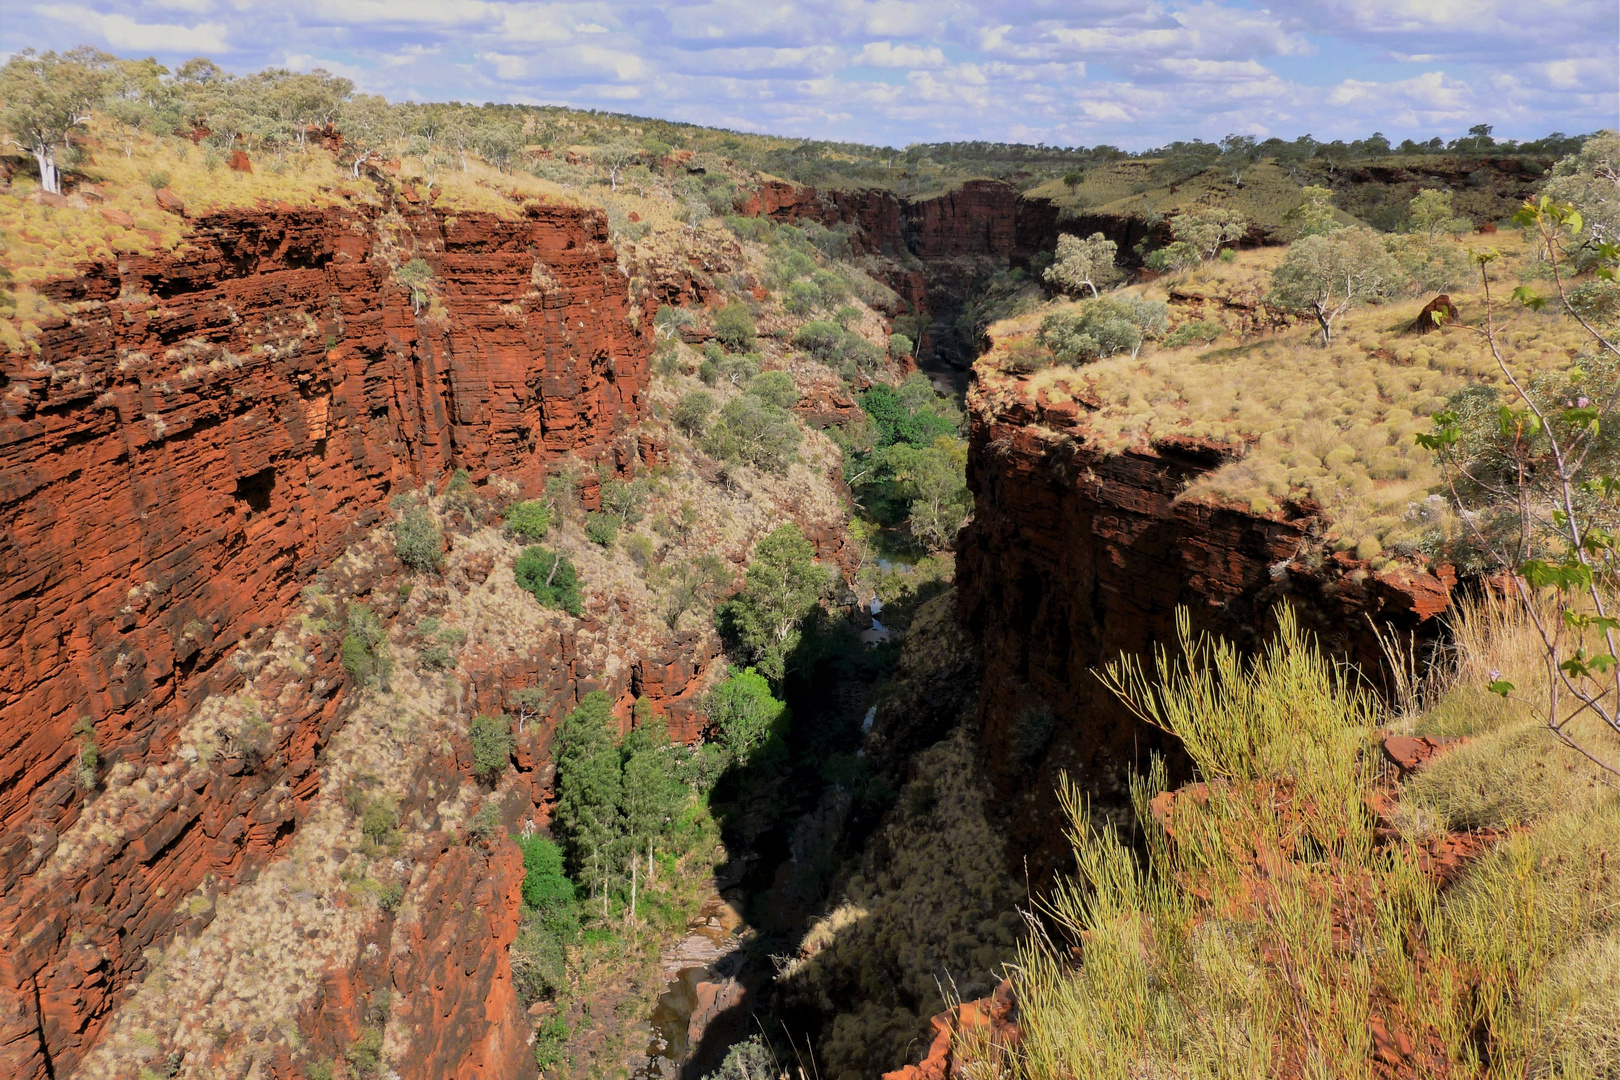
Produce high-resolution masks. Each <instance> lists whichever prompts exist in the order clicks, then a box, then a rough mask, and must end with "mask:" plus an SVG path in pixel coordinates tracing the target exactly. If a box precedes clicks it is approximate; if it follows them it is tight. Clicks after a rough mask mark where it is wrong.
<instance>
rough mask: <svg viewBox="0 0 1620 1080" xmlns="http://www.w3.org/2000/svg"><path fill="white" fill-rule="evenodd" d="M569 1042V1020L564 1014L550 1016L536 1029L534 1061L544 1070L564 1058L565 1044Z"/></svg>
mask: <svg viewBox="0 0 1620 1080" xmlns="http://www.w3.org/2000/svg"><path fill="white" fill-rule="evenodd" d="M567 1042H568V1021H566V1020H564V1019H563V1018H562V1014H560V1013H559V1014H556V1015H554V1016H550V1017H548V1018H546V1019H545V1020H543V1021H541V1023H540V1026H539V1027H537V1028H535V1029H534V1062H535V1064H536V1065H538V1066H540V1068H541V1069H542V1070H544V1069H549V1068H551V1067H552V1066H553V1065H556V1064H557V1063H558V1062H559V1061H561V1060H562V1053H563V1046H564V1045H566V1044H567Z"/></svg>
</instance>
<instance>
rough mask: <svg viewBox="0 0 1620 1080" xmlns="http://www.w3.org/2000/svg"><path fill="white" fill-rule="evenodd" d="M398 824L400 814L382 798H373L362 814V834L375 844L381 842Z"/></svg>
mask: <svg viewBox="0 0 1620 1080" xmlns="http://www.w3.org/2000/svg"><path fill="white" fill-rule="evenodd" d="M398 824H399V814H398V813H397V812H396V811H395V810H394V808H393V807H392V806H390V805H388V803H386V802H385V801H383V800H382V799H371V800H368V801H367V802H366V804H365V809H364V810H363V811H362V812H361V815H360V834H361V835H362V836H364V837H365V838H366V839H367V840H369V841H371V842H372V843H373V844H381V843H384V842H386V841H387V840H388V837H389V834H390V833H392V832H393V831H394V827H395V826H396V825H398Z"/></svg>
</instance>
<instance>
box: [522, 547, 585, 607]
mask: <svg viewBox="0 0 1620 1080" xmlns="http://www.w3.org/2000/svg"><path fill="white" fill-rule="evenodd" d="M512 576H513V577H514V578H515V579H516V580H517V583H518V588H520V589H523V590H524V591H526V592H528V593H530V594H532V595H533V596H534V598H535V599H536V600H538V601H540V605H541V606H542V607H550V608H561V609H562V610H564V611H566V612H568V614H570V615H572V616H574V617H575V618H578V617H579V616H580V615H581V614H583V613H584V610H585V600H584V597H583V596H582V595H581V594H580V583H579V574H578V572H577V571H575V569H574V564H573V563H571V562H569V561H568V559H567V557H566V556H564V555H563V554H562V553H561V552H558V551H552V550H551V549H550V548H544V547H540V546H538V545H536V546H534V547H526V548H524V549H523V552H522V554H520V555H519V556H518V557H517V561H516V562H515V563H513V564H512Z"/></svg>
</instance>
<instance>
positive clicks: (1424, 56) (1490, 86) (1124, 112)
mask: <svg viewBox="0 0 1620 1080" xmlns="http://www.w3.org/2000/svg"><path fill="white" fill-rule="evenodd" d="M0 6H3V8H4V16H3V17H0V51H15V50H17V49H21V48H23V47H26V46H30V45H32V46H35V47H37V48H42V49H43V48H56V49H61V48H67V47H71V46H73V45H76V44H80V43H84V42H89V43H91V44H95V45H98V46H101V47H102V48H105V49H108V50H110V51H113V52H116V53H119V54H120V55H125V56H130V55H149V54H155V55H156V56H157V57H158V59H159V60H162V61H164V62H167V63H170V64H171V65H172V64H173V63H175V62H177V61H180V60H184V59H186V58H188V57H190V56H194V55H198V54H203V55H207V56H209V57H212V58H213V59H214V60H215V61H217V62H218V63H220V64H221V65H222V66H224V67H226V68H228V69H230V70H233V71H238V72H247V71H256V70H258V69H260V68H263V67H267V66H275V67H286V68H292V69H295V70H307V69H309V68H312V67H324V68H327V69H328V70H330V71H334V72H338V73H340V74H343V75H346V76H348V77H350V78H352V79H353V80H354V81H355V83H356V84H357V85H358V86H359V87H360V88H361V89H363V90H367V91H371V92H376V93H382V94H385V95H387V96H388V97H389V98H392V99H420V100H448V99H457V100H462V101H472V102H483V101H512V102H541V103H547V104H560V105H572V106H578V107H584V108H601V109H609V110H613V111H616V112H629V113H635V114H639V115H643V116H659V117H666V118H669V119H677V120H688V121H693V122H695V123H701V124H715V125H720V126H724V127H732V128H738V129H742V130H747V131H769V132H775V133H779V134H783V135H798V136H809V137H817V138H837V139H849V140H856V141H861V142H870V143H879V144H889V145H895V146H904V145H905V144H907V143H911V142H925V141H926V142H931V141H936V140H943V139H990V140H997V141H1020V142H1042V141H1044V142H1048V143H1057V144H1065V145H1073V144H1085V145H1091V144H1095V143H1101V142H1108V143H1113V144H1115V145H1119V146H1123V147H1126V148H1128V149H1144V148H1147V147H1150V146H1156V145H1160V144H1162V143H1164V142H1167V141H1169V140H1171V139H1175V138H1193V137H1202V138H1206V139H1213V138H1219V137H1220V136H1222V135H1225V134H1227V133H1228V132H1244V133H1251V134H1255V135H1259V136H1262V137H1265V136H1270V135H1281V136H1284V137H1287V138H1292V137H1294V136H1296V135H1300V134H1304V133H1307V132H1309V133H1311V134H1313V135H1315V136H1316V137H1317V138H1319V139H1330V138H1337V137H1344V138H1355V137H1360V136H1364V135H1367V134H1369V133H1370V132H1372V131H1374V130H1378V131H1382V132H1384V133H1385V134H1386V135H1388V136H1389V137H1390V138H1391V139H1392V140H1393V141H1397V142H1398V141H1399V140H1401V139H1402V138H1406V137H1418V138H1428V137H1429V136H1431V135H1442V136H1445V137H1447V138H1450V137H1454V136H1456V135H1460V134H1462V133H1463V132H1464V131H1466V129H1467V128H1468V127H1469V126H1470V125H1472V124H1477V123H1489V124H1492V125H1494V126H1495V128H1496V134H1497V136H1498V137H1512V138H1531V137H1535V136H1538V135H1542V134H1545V133H1547V132H1549V131H1552V130H1559V131H1564V132H1570V133H1574V132H1585V131H1591V130H1594V129H1596V128H1600V127H1613V126H1616V125H1617V124H1620V118H1617V113H1620V60H1617V57H1620V11H1617V5H1616V3H1615V0H1540V2H1539V3H1537V4H1534V5H1527V4H1524V3H1522V2H1517V0H1514V2H1509V0H1286V2H1277V3H1274V4H1273V6H1270V7H1266V6H1261V5H1260V4H1257V3H1247V2H1243V0H1185V2H1173V0H1172V2H1164V3H1160V2H1152V0H1149V2H1142V0H1000V2H990V0H921V2H919V0H875V2H870V3H857V2H853V0H824V2H822V3H800V2H797V0H702V2H679V0H639V2H623V0H601V2H594V3H591V2H587V3H554V4H553V3H518V2H500V0H340V2H320V0H122V2H119V0H79V2H69V0H64V2H49V3H36V2H32V0H0Z"/></svg>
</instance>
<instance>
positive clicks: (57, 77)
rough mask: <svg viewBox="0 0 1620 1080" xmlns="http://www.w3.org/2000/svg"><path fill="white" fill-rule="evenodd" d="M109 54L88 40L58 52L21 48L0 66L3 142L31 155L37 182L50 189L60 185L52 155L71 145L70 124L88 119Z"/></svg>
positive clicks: (105, 77)
mask: <svg viewBox="0 0 1620 1080" xmlns="http://www.w3.org/2000/svg"><path fill="white" fill-rule="evenodd" d="M115 59H116V58H115V57H113V56H111V55H109V54H107V53H104V52H101V51H100V50H99V49H92V48H90V47H89V46H83V47H81V48H77V49H74V50H73V51H71V52H66V53H61V54H57V53H55V52H46V53H36V52H35V51H34V50H33V49H24V50H23V51H22V52H20V53H18V54H17V55H15V56H13V57H12V58H11V59H10V60H8V61H6V66H5V67H3V68H0V128H4V129H5V130H6V131H7V132H8V133H9V136H8V138H7V141H8V142H10V143H11V144H12V145H13V146H16V147H18V148H19V149H22V150H24V151H26V152H28V153H30V154H32V155H33V156H34V163H35V164H36V165H38V166H39V186H40V187H41V188H42V189H44V190H45V191H47V192H50V193H51V194H53V195H58V194H61V191H62V181H61V174H60V172H59V171H58V168H57V160H56V159H57V155H58V154H59V153H60V152H61V151H63V150H65V149H67V148H68V147H69V146H70V145H72V136H73V131H74V129H75V128H77V127H80V126H82V125H83V124H86V123H88V122H89V120H90V109H91V106H93V105H95V104H96V103H98V102H99V101H100V100H101V98H102V96H103V95H104V94H105V93H106V91H107V86H108V83H109V81H110V80H111V77H112V72H111V70H110V66H111V65H112V63H113V62H114V60H115Z"/></svg>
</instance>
